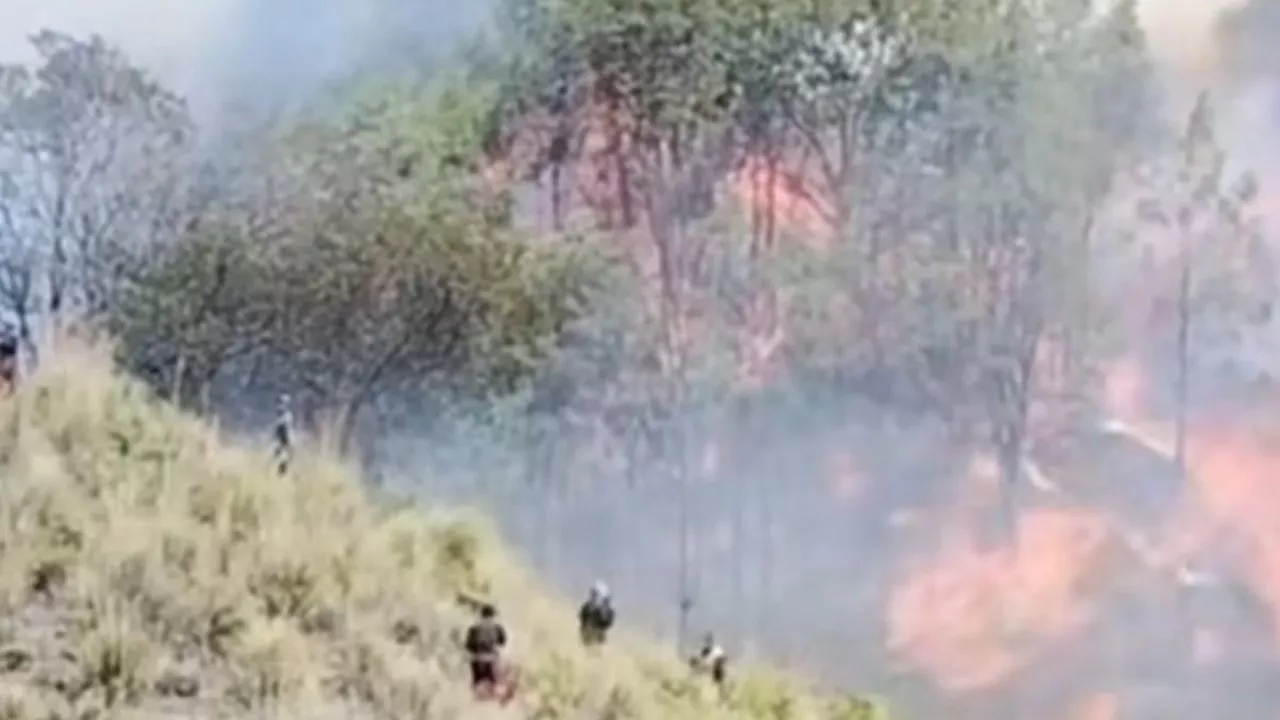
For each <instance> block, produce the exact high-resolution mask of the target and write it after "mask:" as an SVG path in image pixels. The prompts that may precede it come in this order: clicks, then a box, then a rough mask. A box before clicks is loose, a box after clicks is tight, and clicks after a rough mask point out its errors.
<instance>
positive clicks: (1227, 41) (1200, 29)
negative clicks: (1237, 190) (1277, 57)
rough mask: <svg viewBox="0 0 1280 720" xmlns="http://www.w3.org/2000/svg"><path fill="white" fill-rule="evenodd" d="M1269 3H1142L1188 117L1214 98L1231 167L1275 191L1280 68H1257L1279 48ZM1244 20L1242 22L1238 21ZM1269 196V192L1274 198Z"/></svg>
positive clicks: (1279, 170) (1154, 44)
mask: <svg viewBox="0 0 1280 720" xmlns="http://www.w3.org/2000/svg"><path fill="white" fill-rule="evenodd" d="M1271 4H1274V0H1139V15H1140V18H1141V20H1142V24H1143V28H1144V30H1145V31H1146V34H1147V38H1148V42H1149V43H1150V46H1151V50H1152V53H1153V55H1154V56H1155V58H1156V60H1157V62H1158V65H1159V67H1160V69H1161V71H1162V72H1163V74H1164V76H1165V78H1166V80H1167V82H1168V87H1169V90H1170V92H1171V99H1172V100H1173V103H1172V110H1173V111H1175V112H1185V111H1186V109H1187V108H1189V107H1190V104H1191V103H1192V102H1193V101H1194V99H1195V97H1196V95H1198V94H1199V93H1200V92H1201V91H1202V90H1209V91H1210V92H1212V93H1213V97H1214V101H1215V109H1216V110H1217V115H1218V122H1219V127H1218V130H1219V132H1220V136H1221V139H1222V141H1223V143H1224V144H1225V145H1226V146H1227V149H1228V151H1229V152H1230V153H1231V155H1232V161H1233V165H1234V166H1235V167H1237V168H1240V169H1246V168H1247V169H1249V170H1251V171H1253V172H1255V173H1257V174H1258V175H1259V176H1260V177H1261V178H1262V179H1263V180H1264V181H1266V182H1267V185H1268V186H1272V185H1275V184H1280V66H1276V65H1275V64H1273V63H1266V62H1262V61H1261V59H1262V58H1263V57H1265V55H1263V53H1266V52H1269V51H1270V52H1274V47H1275V46H1276V44H1277V43H1280V13H1277V12H1275V11H1274V9H1271V8H1268V7H1267V6H1268V5H1271ZM1237 18H1243V20H1238V21H1235V22H1233V20H1236V19H1237ZM1275 191H1276V190H1275V189H1274V188H1272V189H1271V192H1275Z"/></svg>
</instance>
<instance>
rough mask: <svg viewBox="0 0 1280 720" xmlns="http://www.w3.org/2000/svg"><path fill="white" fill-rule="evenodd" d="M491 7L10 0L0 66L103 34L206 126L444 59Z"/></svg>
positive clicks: (419, 2) (438, 0)
mask: <svg viewBox="0 0 1280 720" xmlns="http://www.w3.org/2000/svg"><path fill="white" fill-rule="evenodd" d="M492 7H493V4H492V3H490V2H488V1H487V0H480V1H479V2H466V3H457V2H450V1H449V0H364V1H362V0H324V1H322V2H312V1H310V0H190V1H189V2H168V1H167V0H41V1H40V2H27V1H26V0H0V17H3V18H4V22H2V23H0V61H15V60H25V59H27V58H29V56H30V52H31V49H30V45H29V44H28V42H27V38H28V37H29V36H30V35H31V34H33V33H35V32H37V31H39V30H42V29H51V30H56V31H60V32H65V33H68V34H71V35H76V36H84V35H88V34H91V33H96V34H99V35H101V36H103V37H104V38H105V39H106V40H108V41H109V42H112V43H114V44H116V45H118V46H119V47H121V48H122V49H123V50H124V51H125V52H126V53H127V54H128V55H129V56H130V57H131V58H132V59H133V60H134V61H135V62H137V63H138V64H140V65H142V66H143V67H145V68H147V69H148V70H150V71H151V72H153V73H154V74H155V75H156V76H157V77H158V78H159V79H160V80H162V81H163V82H164V83H165V84H166V85H167V86H169V87H170V88H171V89H173V90H175V91H177V92H179V93H180V94H181V95H183V96H184V97H186V98H187V99H188V100H189V101H190V103H191V105H192V108H193V110H194V112H195V114H196V115H197V117H198V118H200V119H201V120H203V121H204V122H205V123H206V124H209V123H211V122H216V121H217V120H218V119H221V118H223V117H225V116H226V115H227V114H228V113H233V112H244V111H254V112H268V113H270V112H276V111H278V110H280V109H281V108H287V107H289V106H292V105H295V104H297V103H302V102H306V101H308V100H310V99H311V98H312V97H314V95H315V94H316V93H317V92H320V91H323V90H324V89H325V87H326V85H327V84H328V83H331V82H335V81H340V80H342V79H344V78H346V77H347V76H349V75H350V74H351V73H353V72H357V71H360V70H377V69H386V68H393V67H400V66H403V65H404V64H405V63H420V62H423V61H426V60H430V59H433V58H437V57H439V56H440V55H441V54H443V53H447V52H448V51H450V50H452V49H453V47H454V46H455V45H456V43H457V42H459V41H461V40H465V39H466V38H467V37H468V36H469V35H470V33H473V32H475V31H476V30H478V29H480V28H481V27H482V26H483V24H484V22H485V21H486V19H487V18H488V16H489V13H490V11H491V9H492Z"/></svg>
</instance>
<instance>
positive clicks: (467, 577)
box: [0, 348, 864, 720]
mask: <svg viewBox="0 0 1280 720" xmlns="http://www.w3.org/2000/svg"><path fill="white" fill-rule="evenodd" d="M103 357H104V355H103V354H102V353H98V352H93V351H88V350H83V351H82V350H74V349H66V348H63V349H61V350H60V351H59V352H58V354H57V359H56V360H54V361H52V362H51V363H48V364H47V365H46V367H45V368H44V369H42V371H41V372H40V373H38V374H36V375H34V376H32V377H31V378H29V379H28V380H27V382H26V383H25V385H24V387H23V388H22V390H21V392H20V393H19V394H18V395H17V396H15V397H12V398H6V399H0V605H2V606H3V608H2V609H3V613H2V614H0V617H2V618H3V625H0V720H6V719H8V718H15V719H16V718H50V719H51V718H67V719H68V720H70V719H72V718H77V719H78V718H93V717H100V718H105V717H143V718H168V717H196V718H213V717H224V716H225V717H245V716H263V715H270V716H273V717H287V718H304V717H305V718H330V717H332V718H375V717H376V718H397V719H400V718H404V719H410V718H433V719H435V718H455V717H491V716H492V717H512V718H517V717H529V718H545V719H548V720H550V719H555V718H581V719H583V720H587V719H591V720H595V719H602V720H603V719H605V718H618V719H622V718H655V719H656V720H679V719H680V718H690V719H694V718H698V719H702V718H748V717H751V718H777V719H779V720H781V719H783V718H819V717H822V718H833V719H834V718H854V717H860V716H862V714H863V713H864V710H862V709H860V708H858V707H855V704H851V703H850V702H849V701H843V702H840V701H826V700H819V699H817V698H816V697H814V696H811V695H808V694H805V693H802V692H793V690H792V687H791V686H790V685H789V684H788V683H786V682H784V681H782V680H778V679H766V678H763V677H757V678H752V679H749V680H743V681H741V682H740V684H739V686H738V687H737V688H736V689H735V691H734V692H733V694H732V697H731V698H729V699H728V700H719V699H717V698H716V697H715V695H714V693H712V692H711V691H710V689H709V688H706V687H703V686H702V685H700V684H699V683H697V682H694V681H692V680H691V679H690V678H688V677H687V674H686V673H685V672H684V670H683V668H682V667H680V666H679V665H678V664H677V663H675V662H674V661H673V660H672V659H669V658H666V657H664V656H663V655H661V654H660V653H658V652H657V651H656V650H655V649H654V648H652V647H650V646H648V645H646V644H645V643H644V642H642V641H639V640H636V639H633V638H626V639H623V640H622V641H620V642H619V643H617V644H615V645H614V646H611V647H610V648H608V649H606V650H605V651H604V652H603V653H602V654H601V655H599V656H591V655H588V654H587V653H586V652H584V651H583V650H581V649H580V648H579V647H578V646H577V643H576V633H575V632H573V627H572V625H571V623H572V621H573V619H572V612H571V608H568V607H567V606H565V605H564V604H563V603H559V602H556V601H555V600H553V599H551V597H550V596H549V595H548V594H546V593H544V592H542V590H541V589H540V588H539V587H538V585H537V583H536V582H534V580H533V579H532V578H530V577H528V576H527V574H526V573H524V572H522V571H521V569H520V568H519V567H517V566H516V565H515V564H514V563H513V562H512V561H511V560H510V558H509V557H507V556H505V555H504V554H503V552H502V550H501V548H500V547H499V545H498V544H497V543H496V542H495V540H494V537H493V534H492V533H491V532H490V531H489V530H488V529H486V525H485V524H484V523H483V522H480V521H478V520H477V519H476V518H471V517H466V516H461V515H451V514H448V513H445V512H442V511H441V512H437V511H434V510H428V509H423V508H420V507H401V508H391V507H383V506H380V505H379V503H377V502H374V501H372V500H370V499H369V498H368V497H367V496H366V494H365V492H364V491H363V489H362V487H361V486H360V484H359V483H358V482H357V481H356V479H355V477H354V475H353V474H352V473H351V472H350V471H349V469H347V468H345V467H344V466H343V465H342V464H341V463H339V462H335V461H333V460H332V459H323V458H317V457H312V458H303V459H302V460H301V461H300V465H299V467H298V468H297V469H296V470H295V472H294V473H293V474H292V475H291V476H289V477H286V478H279V477H276V476H275V475H274V473H273V472H272V468H271V465H270V462H269V461H268V458H267V456H266V453H265V452H262V451H261V449H259V448H253V447H247V446H243V445H242V446H237V445H236V444H234V443H230V442H227V441H225V440H223V439H221V438H219V437H218V436H217V433H216V432H214V431H213V430H211V429H210V428H209V427H208V426H207V425H206V424H205V423H203V422H201V421H200V420H198V419H196V418H193V417H190V416H188V415H185V414H182V413H180V412H178V411H176V410H174V409H173V408H171V407H168V406H166V405H163V404H161V403H158V402H156V401H154V400H152V399H151V398H150V397H149V396H148V394H147V393H146V391H145V390H143V389H142V388H141V387H140V386H138V385H136V384H135V383H132V382H129V381H127V380H124V379H122V378H120V377H118V376H117V375H116V374H115V373H114V372H113V371H112V368H111V366H110V364H109V363H108V362H107V361H105V360H103V359H102V358H103ZM459 593H475V594H482V595H487V596H490V597H493V598H494V599H495V600H496V601H497V602H498V603H499V605H500V606H501V607H502V609H503V613H504V616H505V617H506V621H507V623H508V625H509V628H510V629H511V631H512V632H513V635H514V638H513V640H514V644H515V646H514V648H513V657H514V658H515V659H516V660H517V662H518V663H519V664H520V667H521V669H522V672H523V676H524V679H525V683H524V688H523V692H522V693H521V695H520V696H519V699H518V700H517V702H516V703H514V704H513V705H512V706H511V707H509V708H508V709H506V710H503V711H499V710H496V709H494V708H491V707H485V708H482V707H479V706H477V705H475V704H474V703H473V702H472V701H471V700H470V698H469V695H468V693H467V691H466V683H465V674H464V668H463V665H462V659H461V657H460V654H459V651H458V649H457V640H458V633H459V629H460V628H462V627H464V626H465V624H466V623H467V622H468V621H469V616H468V615H467V612H466V610H465V608H462V607H460V606H459V605H458V604H457V602H456V598H457V597H458V594H459Z"/></svg>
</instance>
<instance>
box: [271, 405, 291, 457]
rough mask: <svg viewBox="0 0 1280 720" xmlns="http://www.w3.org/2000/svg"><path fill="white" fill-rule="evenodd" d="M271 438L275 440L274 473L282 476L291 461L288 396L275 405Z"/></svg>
mask: <svg viewBox="0 0 1280 720" xmlns="http://www.w3.org/2000/svg"><path fill="white" fill-rule="evenodd" d="M272 438H273V439H274V440H275V448H274V451H273V454H274V457H275V460H276V472H278V473H279V474H281V475H284V474H285V473H287V472H289V462H290V461H291V460H292V459H293V409H292V407H291V403H290V400H289V396H288V395H281V396H280V398H279V399H278V401H277V403H276V424H275V427H274V428H273V430H272Z"/></svg>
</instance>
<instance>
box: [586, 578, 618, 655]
mask: <svg viewBox="0 0 1280 720" xmlns="http://www.w3.org/2000/svg"><path fill="white" fill-rule="evenodd" d="M614 614H615V613H614V611H613V600H612V599H611V598H610V597H609V586H608V585H605V584H604V583H602V582H597V583H596V584H595V585H592V586H591V592H590V594H589V595H588V596H587V600H586V602H584V603H582V607H581V608H579V609H578V633H579V635H581V636H582V644H583V645H585V646H587V647H595V646H598V645H603V644H604V643H605V641H606V640H607V639H608V636H609V630H610V628H612V627H613V620H614Z"/></svg>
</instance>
